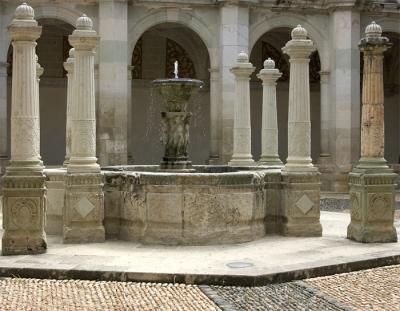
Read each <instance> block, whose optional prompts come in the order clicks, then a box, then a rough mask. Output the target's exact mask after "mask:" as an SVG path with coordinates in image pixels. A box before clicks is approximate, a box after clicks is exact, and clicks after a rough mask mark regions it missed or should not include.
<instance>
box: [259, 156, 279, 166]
mask: <svg viewBox="0 0 400 311" xmlns="http://www.w3.org/2000/svg"><path fill="white" fill-rule="evenodd" d="M257 163H258V165H263V166H283V163H282V161H281V159H279V157H278V156H261V158H260V160H259V161H258V162H257Z"/></svg>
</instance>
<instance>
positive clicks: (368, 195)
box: [347, 168, 397, 243]
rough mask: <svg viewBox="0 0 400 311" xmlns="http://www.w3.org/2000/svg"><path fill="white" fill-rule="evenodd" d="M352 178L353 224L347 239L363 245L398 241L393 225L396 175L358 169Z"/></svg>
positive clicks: (387, 172) (350, 175) (348, 230)
mask: <svg viewBox="0 0 400 311" xmlns="http://www.w3.org/2000/svg"><path fill="white" fill-rule="evenodd" d="M349 179H350V182H349V185H350V200H351V223H350V225H349V226H348V227H347V238H349V239H351V240H355V241H357V242H363V243H377V242H396V241H397V233H396V229H395V227H394V225H393V222H394V205H395V186H396V179H397V174H394V173H393V172H392V170H391V169H389V168H388V169H387V170H386V171H382V170H380V171H379V170H376V171H374V170H367V169H357V168H356V169H354V170H353V172H351V173H350V174H349Z"/></svg>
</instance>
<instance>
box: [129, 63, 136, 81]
mask: <svg viewBox="0 0 400 311" xmlns="http://www.w3.org/2000/svg"><path fill="white" fill-rule="evenodd" d="M133 69H135V66H130V65H129V66H128V80H132V71H133Z"/></svg>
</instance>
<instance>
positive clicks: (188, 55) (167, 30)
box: [129, 23, 210, 164]
mask: <svg viewBox="0 0 400 311" xmlns="http://www.w3.org/2000/svg"><path fill="white" fill-rule="evenodd" d="M175 61H178V63H179V77H180V78H194V79H199V80H202V81H203V82H204V83H205V85H204V87H203V88H202V89H201V90H200V92H199V94H198V95H196V96H195V97H194V98H193V100H192V102H191V104H190V106H189V111H191V112H192V113H193V116H192V120H191V126H190V144H189V158H190V160H191V161H192V162H193V163H194V164H204V163H206V161H207V160H208V156H209V144H210V138H209V135H210V129H209V127H210V88H209V81H210V75H209V70H208V69H209V68H210V59H209V54H208V50H207V48H206V46H205V44H204V43H203V41H202V40H201V38H200V37H199V36H198V35H197V34H196V33H195V32H194V31H193V30H191V29H189V28H188V27H186V26H183V25H180V24H176V23H163V24H159V25H157V26H154V27H152V28H150V29H148V30H147V31H146V32H144V33H143V35H142V36H141V37H140V39H139V40H138V41H137V42H136V45H135V49H134V51H133V55H132V66H133V67H132V85H131V87H132V100H131V109H130V110H131V112H130V120H129V157H130V158H131V159H130V162H131V163H135V164H158V163H159V162H160V160H161V157H162V155H163V146H162V144H161V142H160V120H161V107H160V105H159V102H158V101H159V99H157V96H155V94H153V92H152V87H151V81H152V80H155V79H159V78H173V77H174V62H175Z"/></svg>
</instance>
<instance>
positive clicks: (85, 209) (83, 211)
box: [75, 197, 95, 218]
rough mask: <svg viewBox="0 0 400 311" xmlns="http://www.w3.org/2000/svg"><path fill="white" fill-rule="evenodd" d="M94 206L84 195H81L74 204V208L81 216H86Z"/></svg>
mask: <svg viewBox="0 0 400 311" xmlns="http://www.w3.org/2000/svg"><path fill="white" fill-rule="evenodd" d="M94 208H95V206H94V204H93V203H92V202H90V201H89V200H88V199H87V198H86V197H83V198H82V199H80V200H79V201H78V203H77V204H76V207H75V210H76V211H77V212H78V213H79V215H81V216H82V218H86V217H87V216H88V215H89V214H90V213H91V212H92V211H93V209H94Z"/></svg>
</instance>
